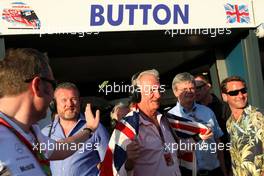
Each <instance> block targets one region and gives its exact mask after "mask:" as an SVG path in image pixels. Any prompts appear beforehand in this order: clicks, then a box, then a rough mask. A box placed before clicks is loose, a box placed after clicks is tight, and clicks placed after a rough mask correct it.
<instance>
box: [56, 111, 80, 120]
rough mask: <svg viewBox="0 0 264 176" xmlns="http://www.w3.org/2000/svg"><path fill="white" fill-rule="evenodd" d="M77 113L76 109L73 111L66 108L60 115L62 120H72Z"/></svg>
mask: <svg viewBox="0 0 264 176" xmlns="http://www.w3.org/2000/svg"><path fill="white" fill-rule="evenodd" d="M78 115H79V112H78V111H77V110H74V111H71V110H67V111H65V112H63V113H62V114H60V117H61V118H62V119H64V120H73V119H76V118H77V117H78Z"/></svg>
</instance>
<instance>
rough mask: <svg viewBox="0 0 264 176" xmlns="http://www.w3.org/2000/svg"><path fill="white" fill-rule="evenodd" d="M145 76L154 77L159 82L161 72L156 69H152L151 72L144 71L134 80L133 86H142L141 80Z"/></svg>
mask: <svg viewBox="0 0 264 176" xmlns="http://www.w3.org/2000/svg"><path fill="white" fill-rule="evenodd" d="M144 75H153V76H155V78H156V79H157V80H159V72H158V71H157V70H156V69H151V70H145V71H142V72H140V73H139V74H138V76H137V77H136V78H134V79H133V78H132V80H131V81H132V85H139V84H140V79H141V77H142V76H144Z"/></svg>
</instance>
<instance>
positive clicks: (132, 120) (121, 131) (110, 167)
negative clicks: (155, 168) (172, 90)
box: [100, 109, 207, 176]
mask: <svg viewBox="0 0 264 176" xmlns="http://www.w3.org/2000/svg"><path fill="white" fill-rule="evenodd" d="M165 117H166V118H167V119H168V122H169V124H170V125H171V127H172V129H173V130H175V131H176V133H177V135H178V136H179V137H182V138H187V137H189V138H190V137H191V136H192V135H195V134H199V133H201V134H204V133H205V132H206V130H207V127H206V126H204V125H203V124H200V123H197V122H193V121H189V120H186V119H183V118H180V117H177V116H174V115H171V114H168V113H166V114H165ZM138 129H139V110H138V109H136V110H133V111H131V112H130V113H129V114H128V115H127V116H126V117H125V118H124V119H122V120H121V122H119V123H117V125H116V127H115V130H114V131H113V134H112V136H111V139H110V141H109V144H108V148H107V151H106V154H105V158H104V161H103V164H102V167H101V169H100V176H117V175H118V171H119V170H120V168H121V167H122V165H123V164H124V163H125V161H126V158H127V154H126V147H127V145H128V144H129V143H130V142H131V141H132V140H133V139H135V137H136V136H137V135H138ZM179 159H180V160H181V162H180V163H181V166H182V167H185V168H187V169H190V170H191V171H192V172H193V174H196V159H195V155H194V154H193V152H186V153H185V154H184V155H182V156H181V157H180V158H179Z"/></svg>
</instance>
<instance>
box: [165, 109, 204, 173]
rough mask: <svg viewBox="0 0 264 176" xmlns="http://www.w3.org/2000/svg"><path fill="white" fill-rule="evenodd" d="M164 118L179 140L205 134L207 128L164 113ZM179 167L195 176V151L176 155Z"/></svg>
mask: <svg viewBox="0 0 264 176" xmlns="http://www.w3.org/2000/svg"><path fill="white" fill-rule="evenodd" d="M166 117H167V119H168V121H169V123H170V126H171V128H172V129H173V130H174V131H175V133H176V135H177V136H178V137H179V138H181V139H186V138H191V137H192V136H194V135H197V134H202V135H203V134H205V133H206V131H207V130H208V128H207V127H206V126H205V125H204V124H202V123H199V122H195V121H192V120H189V119H186V118H182V117H178V116H175V115H173V114H170V113H166ZM178 159H179V162H180V167H183V168H185V169H187V170H189V171H190V172H192V175H195V176H196V172H197V168H196V157H195V151H188V152H183V153H181V152H180V155H178Z"/></svg>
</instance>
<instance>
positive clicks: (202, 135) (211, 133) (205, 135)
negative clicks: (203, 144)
mask: <svg viewBox="0 0 264 176" xmlns="http://www.w3.org/2000/svg"><path fill="white" fill-rule="evenodd" d="M212 136H213V131H212V129H211V128H208V129H207V131H206V133H205V134H199V137H200V138H201V139H202V140H206V139H209V138H210V137H212Z"/></svg>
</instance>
